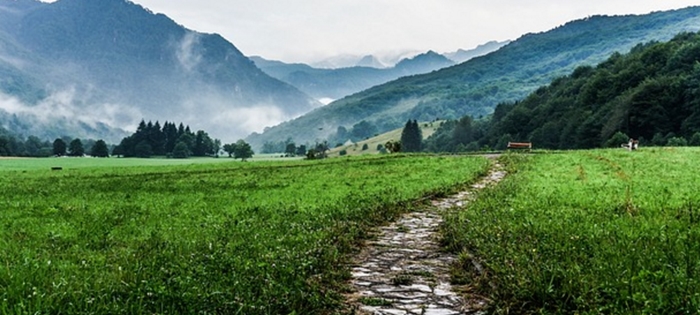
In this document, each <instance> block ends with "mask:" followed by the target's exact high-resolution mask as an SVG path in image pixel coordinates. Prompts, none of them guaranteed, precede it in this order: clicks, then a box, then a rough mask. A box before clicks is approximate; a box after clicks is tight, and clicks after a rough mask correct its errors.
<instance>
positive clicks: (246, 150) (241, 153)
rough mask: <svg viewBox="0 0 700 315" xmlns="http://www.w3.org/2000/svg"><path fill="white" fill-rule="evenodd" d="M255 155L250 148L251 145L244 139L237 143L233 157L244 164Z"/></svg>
mask: <svg viewBox="0 0 700 315" xmlns="http://www.w3.org/2000/svg"><path fill="white" fill-rule="evenodd" d="M253 154H254V152H253V149H252V148H251V147H250V144H248V143H247V142H245V141H243V140H242V139H241V140H238V141H237V142H236V150H235V151H234V152H233V157H234V158H235V159H241V160H242V161H243V162H245V160H247V159H249V158H252V157H253Z"/></svg>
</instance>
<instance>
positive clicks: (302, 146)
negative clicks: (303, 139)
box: [296, 144, 306, 156]
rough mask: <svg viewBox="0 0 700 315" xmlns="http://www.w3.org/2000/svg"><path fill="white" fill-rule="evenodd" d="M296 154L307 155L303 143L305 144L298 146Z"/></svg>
mask: <svg viewBox="0 0 700 315" xmlns="http://www.w3.org/2000/svg"><path fill="white" fill-rule="evenodd" d="M296 154H297V155H301V156H304V155H306V146H305V145H303V144H302V145H300V146H298V147H297V152H296Z"/></svg>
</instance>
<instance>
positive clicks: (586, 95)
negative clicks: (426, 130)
mask: <svg viewBox="0 0 700 315" xmlns="http://www.w3.org/2000/svg"><path fill="white" fill-rule="evenodd" d="M627 137H632V138H635V139H639V140H640V142H641V144H642V145H666V144H669V143H670V144H674V145H684V144H688V143H690V144H695V145H700V33H682V34H680V35H677V36H676V37H675V38H673V39H672V40H670V41H669V42H666V43H660V42H649V43H646V44H640V45H638V46H636V47H634V48H633V49H632V50H631V51H630V53H628V54H626V55H622V54H619V53H616V54H613V55H612V56H611V57H610V58H609V59H607V60H606V61H604V62H602V63H600V64H599V65H598V66H596V67H591V66H582V67H579V68H577V69H575V71H574V72H573V73H572V74H571V75H568V76H564V77H560V78H557V79H555V80H554V81H553V82H552V83H551V84H550V85H549V86H544V87H541V88H539V89H537V90H536V91H535V92H534V93H532V94H530V95H529V96H528V97H526V98H525V99H523V100H522V101H517V102H503V103H501V104H499V105H498V106H497V107H496V108H495V111H494V113H493V114H492V115H491V116H489V117H487V118H486V119H480V120H473V119H472V117H468V116H467V117H464V118H462V119H460V120H459V121H450V122H447V123H445V124H443V126H442V127H441V128H440V129H439V130H438V132H437V133H435V134H434V135H433V136H431V137H430V138H429V139H428V140H427V141H426V144H425V148H426V149H427V150H429V151H438V152H444V151H474V150H479V149H481V148H484V147H488V148H491V149H504V148H505V145H506V144H507V142H508V141H529V142H533V145H534V146H535V147H536V148H546V149H587V148H595V147H601V146H619V145H620V143H622V142H625V141H626V139H627Z"/></svg>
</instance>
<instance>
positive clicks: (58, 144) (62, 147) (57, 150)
mask: <svg viewBox="0 0 700 315" xmlns="http://www.w3.org/2000/svg"><path fill="white" fill-rule="evenodd" d="M53 154H54V155H56V156H64V155H66V142H65V141H63V139H61V138H57V139H56V140H54V141H53Z"/></svg>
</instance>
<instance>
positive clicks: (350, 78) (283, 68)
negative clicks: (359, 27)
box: [251, 51, 454, 100]
mask: <svg viewBox="0 0 700 315" xmlns="http://www.w3.org/2000/svg"><path fill="white" fill-rule="evenodd" d="M251 60H253V61H254V62H255V65H257V66H258V67H259V68H260V69H262V70H263V71H264V72H265V73H267V74H269V75H270V76H272V77H274V78H277V79H279V80H282V81H284V82H286V83H289V84H290V85H292V86H295V87H296V88H298V89H300V90H301V91H303V92H305V93H307V94H308V95H310V96H312V97H314V98H316V99H318V100H323V99H330V100H336V99H339V98H342V97H344V96H348V95H351V94H355V93H357V92H360V91H362V90H365V89H368V88H370V87H373V86H375V85H379V84H382V83H386V82H389V81H392V80H395V79H398V78H400V77H402V76H407V75H414V74H419V73H427V72H430V71H433V70H437V69H441V68H445V67H449V66H452V65H454V62H453V61H451V60H449V59H447V58H446V57H444V56H442V55H440V54H438V53H435V52H433V51H429V52H427V53H424V54H420V55H418V56H415V57H413V58H410V59H404V60H401V61H400V62H399V63H398V64H396V66H394V67H391V68H384V69H378V68H374V67H368V66H356V67H349V68H339V69H318V68H312V67H311V66H308V65H305V64H287V63H283V62H280V61H270V60H265V59H263V58H262V57H251ZM361 62H363V63H367V64H370V63H373V62H376V59H375V58H373V57H372V56H367V57H366V58H364V59H363V60H362V61H361Z"/></svg>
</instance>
